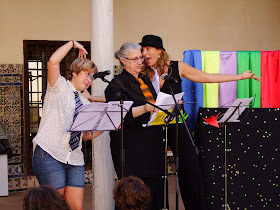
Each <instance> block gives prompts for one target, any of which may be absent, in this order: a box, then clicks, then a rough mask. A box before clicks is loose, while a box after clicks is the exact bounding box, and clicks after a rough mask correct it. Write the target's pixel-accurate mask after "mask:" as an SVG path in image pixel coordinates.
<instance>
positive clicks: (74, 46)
mask: <svg viewBox="0 0 280 210" xmlns="http://www.w3.org/2000/svg"><path fill="white" fill-rule="evenodd" d="M71 41H72V43H73V46H72V48H74V49H76V45H75V42H74V40H71Z"/></svg>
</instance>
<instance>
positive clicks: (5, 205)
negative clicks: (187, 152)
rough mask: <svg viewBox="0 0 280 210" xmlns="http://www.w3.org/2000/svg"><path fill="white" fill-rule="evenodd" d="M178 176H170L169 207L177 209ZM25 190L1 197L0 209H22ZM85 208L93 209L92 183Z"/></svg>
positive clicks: (180, 206)
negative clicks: (176, 183)
mask: <svg viewBox="0 0 280 210" xmlns="http://www.w3.org/2000/svg"><path fill="white" fill-rule="evenodd" d="M175 181H176V177H175V176H174V175H172V176H169V178H168V182H169V186H168V187H169V209H176V203H175V197H176V185H175ZM24 193H25V191H19V192H11V193H10V194H9V196H7V197H0V209H1V210H21V209H22V199H23V196H24ZM84 207H85V210H90V209H93V199H92V185H90V184H87V185H86V187H85V198H84ZM179 209H180V210H181V209H182V210H183V209H184V207H183V203H182V200H181V198H180V200H179Z"/></svg>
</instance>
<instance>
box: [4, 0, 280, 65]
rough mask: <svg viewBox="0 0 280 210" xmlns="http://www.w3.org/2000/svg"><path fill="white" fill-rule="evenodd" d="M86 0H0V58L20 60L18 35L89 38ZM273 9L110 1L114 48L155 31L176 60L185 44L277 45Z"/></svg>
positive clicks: (256, 4)
mask: <svg viewBox="0 0 280 210" xmlns="http://www.w3.org/2000/svg"><path fill="white" fill-rule="evenodd" d="M90 2H91V1H90V0H1V1H0V16H1V21H0V28H1V39H0V46H1V51H0V63H1V64H4V63H5V64H10V63H19V64H22V63H23V40H24V39H28V40H71V39H75V40H83V41H90ZM279 11H280V1H279V0H228V1H224V0H211V1H209V0H172V1H171V0H140V1H139V0H114V48H115V50H117V49H118V48H119V47H120V46H121V44H123V43H124V42H127V41H135V42H140V41H141V38H142V36H143V35H145V34H157V35H159V36H161V37H162V38H163V40H164V47H165V48H166V49H167V52H168V53H169V54H170V55H171V58H173V59H177V60H182V59H183V52H184V51H185V50H188V49H200V50H279V49H280V39H279V34H280V27H279V26H280V13H279ZM112 53H113V52H112ZM93 56H94V55H93ZM115 63H117V61H115Z"/></svg>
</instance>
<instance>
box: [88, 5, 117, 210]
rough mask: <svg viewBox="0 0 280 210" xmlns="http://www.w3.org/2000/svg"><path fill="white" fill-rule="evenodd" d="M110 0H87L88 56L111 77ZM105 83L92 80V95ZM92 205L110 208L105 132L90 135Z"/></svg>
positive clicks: (99, 209) (112, 182)
mask: <svg viewBox="0 0 280 210" xmlns="http://www.w3.org/2000/svg"><path fill="white" fill-rule="evenodd" d="M113 50H114V49H113V0H91V59H92V61H93V62H94V63H95V64H96V65H97V68H98V71H106V70H110V71H111V75H109V76H106V79H108V80H109V81H110V80H111V79H112V78H113V70H114V68H113V66H114V63H113V59H114V56H113V55H114V52H113ZM107 85H108V84H106V83H104V82H103V81H101V80H100V79H96V80H94V81H93V83H92V95H95V96H97V95H104V90H105V88H106V87H107ZM93 170H94V172H93V174H94V175H93V181H94V188H93V189H94V193H93V195H94V209H95V210H104V209H106V210H113V209H114V200H113V194H112V191H113V189H114V186H115V177H114V167H113V162H112V157H111V150H110V137H109V133H108V132H104V133H103V134H102V135H100V136H99V137H97V138H96V139H94V169H93Z"/></svg>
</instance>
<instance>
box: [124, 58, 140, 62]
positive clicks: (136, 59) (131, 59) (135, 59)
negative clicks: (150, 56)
mask: <svg viewBox="0 0 280 210" xmlns="http://www.w3.org/2000/svg"><path fill="white" fill-rule="evenodd" d="M123 58H124V59H127V60H130V61H133V62H134V63H137V62H138V61H141V62H143V61H144V57H137V58H127V57H123Z"/></svg>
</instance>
